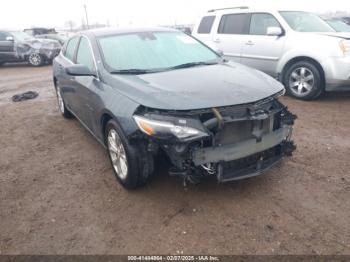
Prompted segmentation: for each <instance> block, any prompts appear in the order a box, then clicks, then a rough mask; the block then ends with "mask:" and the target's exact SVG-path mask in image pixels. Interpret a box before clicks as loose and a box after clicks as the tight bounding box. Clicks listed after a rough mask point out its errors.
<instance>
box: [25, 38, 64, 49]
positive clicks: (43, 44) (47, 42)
mask: <svg viewBox="0 0 350 262" xmlns="http://www.w3.org/2000/svg"><path fill="white" fill-rule="evenodd" d="M19 44H20V45H28V46H30V47H32V48H35V49H40V48H45V49H55V48H60V44H59V43H58V42H57V41H56V40H51V39H37V38H32V39H28V40H25V41H22V42H20V43H19Z"/></svg>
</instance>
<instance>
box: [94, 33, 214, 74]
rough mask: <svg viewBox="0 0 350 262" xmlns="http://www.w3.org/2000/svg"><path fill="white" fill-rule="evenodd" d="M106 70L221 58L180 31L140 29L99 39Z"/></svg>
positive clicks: (168, 65) (163, 65)
mask: <svg viewBox="0 0 350 262" xmlns="http://www.w3.org/2000/svg"><path fill="white" fill-rule="evenodd" d="M99 43H100V47H101V50H102V53H103V57H104V62H105V66H106V67H107V69H108V70H109V71H111V72H112V71H120V70H130V69H134V70H135V69H137V70H160V69H170V68H172V67H176V66H179V65H184V64H189V63H201V62H210V61H215V60H217V59H219V58H220V57H219V56H218V55H217V54H216V53H215V52H214V51H212V50H211V49H209V48H207V47H206V46H204V45H203V44H201V43H200V42H198V41H197V40H195V39H194V38H192V37H190V36H188V35H186V34H184V33H181V32H141V33H130V34H123V35H113V36H107V37H102V38H100V39H99Z"/></svg>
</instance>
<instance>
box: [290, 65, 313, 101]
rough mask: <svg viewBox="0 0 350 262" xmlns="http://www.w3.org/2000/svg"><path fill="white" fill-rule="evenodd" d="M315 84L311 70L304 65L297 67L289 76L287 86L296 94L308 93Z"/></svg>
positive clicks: (304, 94)
mask: <svg viewBox="0 0 350 262" xmlns="http://www.w3.org/2000/svg"><path fill="white" fill-rule="evenodd" d="M314 85H315V77H314V74H313V73H312V71H311V70H310V69H308V68H306V67H298V68H296V69H294V70H293V72H292V73H291V75H290V77H289V88H290V90H291V91H292V92H293V93H294V94H295V95H296V96H306V95H308V94H309V93H310V92H311V91H312V89H313V88H314Z"/></svg>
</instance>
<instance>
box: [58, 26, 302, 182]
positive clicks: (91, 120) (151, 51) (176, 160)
mask: <svg viewBox="0 0 350 262" xmlns="http://www.w3.org/2000/svg"><path fill="white" fill-rule="evenodd" d="M53 80H54V86H55V90H56V93H57V99H58V105H59V110H60V112H61V113H62V115H63V116H64V117H66V118H69V117H71V116H75V117H76V118H77V119H78V120H79V121H80V122H81V123H82V125H83V126H84V127H85V128H86V129H87V130H89V131H90V132H91V134H92V135H93V136H94V137H95V138H96V139H97V140H98V141H99V142H100V143H101V144H102V145H103V146H104V147H105V148H106V149H107V152H108V155H109V158H110V161H111V164H112V167H113V170H114V173H115V176H116V178H117V180H118V181H119V182H120V183H121V184H122V185H123V186H124V187H125V188H127V189H131V188H136V187H138V186H141V185H143V184H145V183H146V182H147V181H148V180H149V179H150V177H151V176H152V174H153V173H154V169H155V166H156V164H157V163H156V161H155V159H156V156H157V155H159V154H166V155H167V157H168V159H169V161H170V163H171V167H170V169H169V173H170V174H171V175H177V176H180V177H181V178H183V179H184V181H190V182H195V183H197V182H200V181H201V180H202V179H203V178H204V177H210V176H211V177H214V178H216V179H217V180H218V181H219V182H226V181H232V180H237V179H242V178H247V177H252V176H256V175H259V174H261V173H262V172H264V171H266V170H267V169H269V168H271V167H272V166H274V165H275V164H276V163H277V162H279V161H280V160H281V159H282V158H283V157H284V156H288V155H291V153H292V151H293V150H294V149H295V146H294V143H293V141H292V140H291V134H292V126H293V124H294V120H295V118H296V116H295V115H293V114H292V113H290V112H289V111H288V109H287V108H286V107H285V106H284V105H283V104H282V103H281V102H279V100H278V98H279V97H280V96H281V95H283V94H284V88H283V86H282V85H281V84H280V83H279V82H277V81H276V80H274V79H273V78H271V77H269V76H267V75H266V74H264V73H262V72H260V71H257V70H255V69H251V68H248V67H246V66H243V65H240V64H237V63H234V62H229V61H226V60H225V59H223V58H222V57H221V56H220V55H219V54H217V53H216V52H215V51H213V50H212V49H210V48H209V47H207V46H206V45H204V44H203V43H201V42H200V41H198V40H196V39H195V38H193V37H192V36H189V35H186V34H184V33H181V32H179V31H176V30H173V29H164V28H147V29H117V30H116V29H99V30H92V31H86V32H82V33H80V34H78V35H76V36H74V37H72V38H71V39H70V40H69V41H68V42H67V43H66V44H65V45H64V47H63V49H62V51H61V53H60V54H59V55H58V56H57V57H56V59H55V60H54V63H53Z"/></svg>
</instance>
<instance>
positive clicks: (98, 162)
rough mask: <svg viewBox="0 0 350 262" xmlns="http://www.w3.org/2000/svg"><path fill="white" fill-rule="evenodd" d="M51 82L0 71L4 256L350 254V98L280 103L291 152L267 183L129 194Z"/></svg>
mask: <svg viewBox="0 0 350 262" xmlns="http://www.w3.org/2000/svg"><path fill="white" fill-rule="evenodd" d="M51 78H52V70H51V67H50V66H46V67H40V68H33V67H30V66H27V65H11V66H10V65H8V66H3V67H1V68H0V123H1V128H0V148H1V153H0V254H203V253H205V254H208V253H209V254H350V248H349V247H350V218H349V217H350V171H349V170H350V161H349V160H350V138H349V135H350V117H349V112H350V93H340V94H331V95H327V96H326V97H324V98H322V99H320V100H318V101H314V102H301V101H297V100H294V99H291V98H288V97H285V98H283V99H282V100H283V102H284V103H285V104H287V105H288V106H289V108H290V109H291V111H292V112H294V113H296V114H297V115H298V116H299V119H298V120H297V123H296V126H295V131H294V139H295V141H296V143H297V146H298V149H297V151H296V152H295V154H294V155H293V157H291V158H288V159H285V161H283V162H282V163H281V164H280V165H278V166H277V167H275V168H274V169H272V170H271V171H269V172H267V173H266V174H264V175H262V176H259V177H256V178H251V179H247V180H243V181H239V182H234V183H229V184H222V185H221V184H217V183H215V182H205V183H203V184H200V185H188V186H187V187H186V188H184V187H183V184H182V181H181V180H180V179H178V178H174V177H169V176H168V175H167V174H166V171H165V170H164V171H163V172H160V173H161V174H158V176H156V178H155V179H154V180H153V181H151V183H149V184H148V185H147V186H146V187H144V188H142V189H139V190H137V191H132V192H128V191H125V190H124V189H122V188H121V186H120V185H119V184H117V183H116V181H115V179H114V177H113V174H112V169H111V166H110V164H109V162H108V159H107V154H106V152H105V151H104V149H103V148H102V147H101V146H100V145H99V144H98V142H97V141H95V140H94V138H93V137H92V136H91V135H90V134H89V133H88V132H87V131H86V130H84V128H83V127H82V126H81V125H80V124H79V123H78V121H77V120H74V119H73V120H65V119H63V118H62V117H61V116H60V114H59V112H58V109H57V106H56V98H55V94H54V91H53V85H52V81H51ZM28 90H33V91H37V92H39V97H38V98H36V99H34V100H30V101H25V102H20V103H13V102H11V100H10V98H11V96H12V95H13V94H15V93H19V92H24V91H28Z"/></svg>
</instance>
